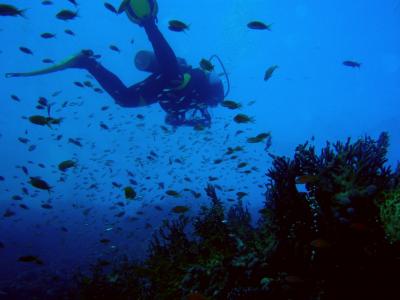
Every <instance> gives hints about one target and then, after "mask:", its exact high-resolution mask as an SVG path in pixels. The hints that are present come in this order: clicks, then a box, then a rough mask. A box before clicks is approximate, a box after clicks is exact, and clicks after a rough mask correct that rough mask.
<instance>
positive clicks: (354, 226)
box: [350, 223, 367, 232]
mask: <svg viewBox="0 0 400 300" xmlns="http://www.w3.org/2000/svg"><path fill="white" fill-rule="evenodd" d="M350 229H352V230H354V231H358V232H362V231H365V230H367V225H365V224H364V223H351V224H350Z"/></svg>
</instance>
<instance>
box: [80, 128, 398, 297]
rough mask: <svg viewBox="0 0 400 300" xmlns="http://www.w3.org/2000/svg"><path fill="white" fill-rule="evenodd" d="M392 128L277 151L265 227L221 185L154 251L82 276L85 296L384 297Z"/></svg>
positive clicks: (162, 232) (394, 244) (393, 187)
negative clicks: (228, 198)
mask: <svg viewBox="0 0 400 300" xmlns="http://www.w3.org/2000/svg"><path fill="white" fill-rule="evenodd" d="M388 145H389V137H388V135H387V133H382V134H381V135H380V136H379V138H378V139H377V140H374V139H372V138H370V137H365V138H361V139H358V140H357V141H355V142H354V143H351V141H350V139H348V140H347V141H346V142H345V143H342V142H337V143H335V144H331V143H327V145H326V146H325V147H324V148H323V149H322V150H321V152H320V154H317V153H316V149H315V147H314V146H312V145H310V144H309V143H305V144H302V145H299V146H298V147H297V148H296V150H295V154H294V158H293V159H290V158H288V157H279V156H272V158H273V162H272V166H271V168H270V169H269V170H268V172H267V176H268V182H267V192H266V199H265V207H264V208H262V209H261V210H260V214H261V218H260V219H259V220H258V223H257V226H255V227H254V226H252V225H251V215H250V213H249V211H248V210H247V208H245V207H244V206H243V203H242V201H241V200H240V199H239V200H238V202H237V203H236V204H235V205H234V206H233V207H231V208H230V209H229V210H228V211H227V212H226V210H225V207H224V204H223V202H222V201H221V200H220V199H219V198H218V196H217V194H216V191H215V189H214V188H213V186H211V185H209V186H208V187H207V188H206V189H205V190H206V193H207V195H208V197H209V198H210V200H211V205H210V206H209V207H202V209H201V212H200V213H199V215H198V216H197V217H195V218H194V219H191V218H189V217H183V216H180V217H179V218H178V219H176V220H172V221H171V220H167V221H165V222H164V224H163V226H162V227H161V228H160V229H159V230H158V232H157V233H155V234H154V236H153V239H152V243H151V245H150V248H149V255H148V257H147V259H146V260H145V261H143V262H141V263H137V262H134V263H130V262H129V261H123V262H121V263H120V264H119V265H116V266H115V267H114V269H113V270H112V271H104V270H102V269H101V268H99V267H97V268H94V270H93V274H92V275H91V276H89V277H87V276H85V277H83V276H81V277H80V280H78V282H79V283H80V289H79V295H80V298H82V299H110V296H112V298H113V299H361V298H363V299H378V298H385V297H388V296H389V295H390V294H391V293H392V292H393V291H394V289H395V287H396V282H395V278H396V276H394V275H393V274H395V272H396V270H398V268H399V267H400V246H399V238H400V225H399V219H400V197H399V195H400V180H399V178H400V176H399V174H400V172H399V168H397V170H396V171H394V172H393V171H392V170H391V168H390V167H389V166H387V165H386V154H387V148H388Z"/></svg>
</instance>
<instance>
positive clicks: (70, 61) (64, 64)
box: [5, 50, 93, 78]
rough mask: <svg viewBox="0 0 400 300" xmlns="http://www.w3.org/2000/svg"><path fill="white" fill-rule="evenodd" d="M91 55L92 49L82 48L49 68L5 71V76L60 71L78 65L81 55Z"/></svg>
mask: <svg viewBox="0 0 400 300" xmlns="http://www.w3.org/2000/svg"><path fill="white" fill-rule="evenodd" d="M85 56H87V57H92V56H93V51H92V50H82V51H81V52H79V53H78V54H75V55H73V56H71V57H69V58H67V59H65V60H63V61H61V62H59V63H58V64H55V65H53V66H51V67H49V68H45V69H41V70H37V71H32V72H21V73H6V74H5V76H6V78H11V77H29V76H36V75H43V74H49V73H53V72H58V71H62V70H65V69H68V68H74V67H75V68H76V67H79V64H78V62H79V59H82V58H83V57H85Z"/></svg>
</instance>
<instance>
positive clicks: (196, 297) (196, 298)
mask: <svg viewBox="0 0 400 300" xmlns="http://www.w3.org/2000/svg"><path fill="white" fill-rule="evenodd" d="M186 300H208V298H207V297H205V296H203V295H202V294H200V293H190V294H189V295H187V296H186Z"/></svg>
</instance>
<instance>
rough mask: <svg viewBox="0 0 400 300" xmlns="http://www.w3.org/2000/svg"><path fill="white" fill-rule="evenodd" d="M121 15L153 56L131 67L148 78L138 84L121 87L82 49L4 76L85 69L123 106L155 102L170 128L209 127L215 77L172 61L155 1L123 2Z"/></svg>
mask: <svg viewBox="0 0 400 300" xmlns="http://www.w3.org/2000/svg"><path fill="white" fill-rule="evenodd" d="M123 12H125V13H126V14H127V16H128V18H129V19H130V20H131V21H132V22H133V23H135V24H138V25H139V26H141V27H143V28H144V30H145V32H146V34H147V36H148V39H149V41H150V42H151V44H152V47H153V51H154V53H153V52H150V51H139V52H138V53H137V55H136V57H135V65H136V67H137V68H138V69H139V70H142V71H147V72H151V73H152V74H151V75H150V76H149V77H147V78H146V79H145V80H143V81H142V82H139V83H136V84H134V85H132V86H129V87H127V86H125V84H124V83H123V82H122V81H121V80H120V79H119V78H118V77H117V76H116V75H114V74H113V73H111V72H110V71H109V70H107V69H106V68H105V67H103V66H102V65H101V64H100V62H98V61H97V58H98V56H96V55H94V53H93V51H91V50H82V51H81V52H80V53H78V54H77V55H74V56H73V57H71V58H70V59H67V60H65V61H63V62H61V63H59V64H56V65H53V66H52V67H50V68H47V69H43V70H38V71H33V72H26V73H7V74H6V77H27V76H35V75H41V74H48V73H52V72H57V71H61V70H65V69H69V68H77V69H84V70H87V71H88V72H89V73H90V74H91V75H92V76H93V77H94V78H95V79H96V80H97V81H98V83H99V84H100V85H101V87H102V88H103V89H104V90H105V91H106V92H107V93H108V94H109V95H110V96H111V97H112V98H113V99H114V101H115V103H116V104H118V105H120V106H122V107H139V106H147V105H151V104H153V103H157V102H158V103H159V104H160V106H161V107H162V109H163V110H164V111H165V112H166V113H167V114H166V118H165V122H166V123H167V124H169V125H172V126H184V125H186V126H193V127H197V126H201V127H209V126H210V125H211V116H210V114H209V112H208V110H207V108H208V107H215V106H217V105H218V103H221V102H222V101H223V99H224V96H225V95H224V87H223V84H222V81H221V80H220V79H219V77H218V76H217V75H216V74H215V73H214V72H208V71H203V70H202V69H199V68H192V67H191V66H189V65H188V64H186V61H185V60H184V59H181V58H177V57H176V55H175V53H174V51H173V50H172V48H171V47H170V45H169V44H168V42H167V41H166V40H165V38H164V36H163V35H162V34H161V32H160V30H159V29H158V27H157V25H156V21H157V12H158V5H157V1H156V0H124V1H123V2H122V3H121V5H120V7H119V9H118V13H119V14H120V13H123ZM217 58H218V57H217ZM222 67H223V65H222ZM224 72H225V70H224ZM225 74H226V72H225Z"/></svg>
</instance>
